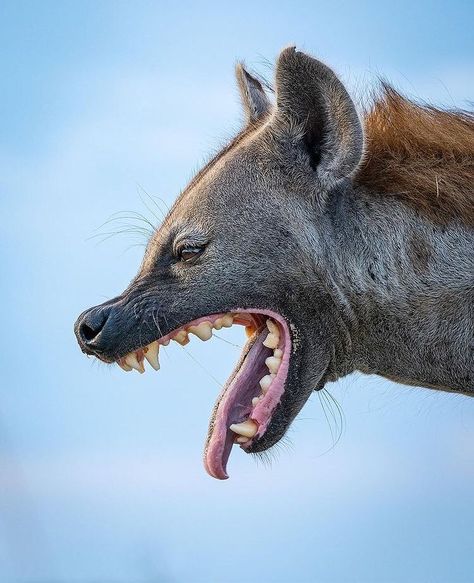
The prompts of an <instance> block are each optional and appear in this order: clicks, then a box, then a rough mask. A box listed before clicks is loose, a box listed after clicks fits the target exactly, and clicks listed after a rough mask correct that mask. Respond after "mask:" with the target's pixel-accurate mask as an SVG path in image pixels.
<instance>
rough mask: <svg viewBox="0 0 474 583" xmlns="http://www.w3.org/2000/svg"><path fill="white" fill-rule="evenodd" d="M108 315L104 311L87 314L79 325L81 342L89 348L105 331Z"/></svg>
mask: <svg viewBox="0 0 474 583" xmlns="http://www.w3.org/2000/svg"><path fill="white" fill-rule="evenodd" d="M107 315H108V314H106V313H104V311H103V310H100V311H91V312H89V313H88V314H86V315H85V316H84V318H83V320H82V322H81V323H80V324H79V335H80V337H81V340H82V341H83V342H84V343H85V344H88V345H89V346H90V345H91V344H93V342H94V340H95V339H96V338H97V336H98V335H99V334H100V332H101V331H102V330H103V328H104V326H105V323H106V322H107Z"/></svg>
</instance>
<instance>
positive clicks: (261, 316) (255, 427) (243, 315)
mask: <svg viewBox="0 0 474 583" xmlns="http://www.w3.org/2000/svg"><path fill="white" fill-rule="evenodd" d="M232 324H240V325H243V326H245V327H246V329H247V333H248V335H250V336H251V338H250V340H249V342H248V344H247V345H246V347H245V348H244V351H243V354H242V356H241V359H240V362H239V363H238V365H237V367H236V368H235V370H234V372H233V374H232V375H231V377H230V379H229V380H228V381H227V383H226V386H225V387H224V389H223V391H222V392H221V394H220V395H219V397H218V399H217V402H216V405H215V407H214V410H213V413H212V416H211V421H210V425H209V432H208V437H207V440H206V446H205V452H204V465H205V468H206V470H207V472H208V473H209V474H210V475H211V476H212V477H215V478H218V479H226V478H228V475H227V472H226V466H227V461H228V458H229V455H230V452H231V449H232V446H233V445H234V444H235V443H236V444H238V445H240V446H241V447H242V448H243V449H245V450H247V451H251V450H252V448H253V447H255V449H256V450H257V449H258V450H263V449H264V448H263V447H259V443H260V440H261V438H262V436H263V435H264V434H265V431H266V429H267V427H268V425H269V424H270V422H271V419H272V415H273V413H274V412H275V409H276V407H277V406H278V404H279V403H280V401H281V398H282V396H283V393H284V389H285V382H286V378H287V375H288V368H289V361H290V353H291V337H290V331H289V327H288V324H287V322H286V320H285V319H284V318H283V317H282V316H280V315H279V314H277V313H276V312H273V311H271V310H260V309H245V310H244V309H239V308H237V309H234V310H232V311H231V312H228V313H226V314H212V315H208V316H203V317H200V318H198V319H196V320H193V321H192V322H189V323H188V324H186V325H185V326H181V327H180V328H177V329H176V330H174V331H172V332H169V333H168V334H167V335H165V336H162V337H161V338H158V339H157V340H155V341H153V342H152V343H151V344H149V345H148V346H145V347H142V348H139V349H137V350H134V351H133V352H131V353H129V354H127V355H125V356H124V357H122V358H120V359H119V360H118V361H117V363H118V364H119V365H120V366H121V367H122V368H123V369H124V370H126V371H131V370H132V369H135V370H137V371H138V372H140V373H143V372H145V366H144V364H145V361H148V362H149V364H150V365H151V366H152V367H153V368H155V369H156V370H158V369H159V368H160V366H159V360H158V352H159V348H160V347H163V346H166V345H167V344H169V342H170V341H171V340H175V341H176V342H178V343H179V344H182V345H185V344H187V343H188V342H189V336H190V335H192V334H195V335H196V336H198V337H199V338H201V340H207V339H209V338H210V337H211V336H212V331H211V329H212V328H215V329H220V328H221V327H223V326H224V327H228V326H231V325H232ZM275 338H277V340H275ZM264 342H265V345H264ZM267 345H268V346H267Z"/></svg>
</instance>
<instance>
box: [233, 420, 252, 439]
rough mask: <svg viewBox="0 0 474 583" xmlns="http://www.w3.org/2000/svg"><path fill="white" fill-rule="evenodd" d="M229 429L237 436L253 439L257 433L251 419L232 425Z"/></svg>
mask: <svg viewBox="0 0 474 583" xmlns="http://www.w3.org/2000/svg"><path fill="white" fill-rule="evenodd" d="M229 429H230V430H231V431H233V432H234V433H237V434H238V435H243V436H244V437H253V436H254V435H255V434H256V433H257V424H256V423H255V421H252V420H251V419H247V421H244V422H243V423H233V424H232V425H231V426H230V427H229Z"/></svg>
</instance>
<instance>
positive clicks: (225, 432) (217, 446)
mask: <svg viewBox="0 0 474 583" xmlns="http://www.w3.org/2000/svg"><path fill="white" fill-rule="evenodd" d="M265 336H266V332H265V331H263V332H262V333H261V334H260V336H259V337H258V338H257V340H256V341H255V343H254V345H253V346H252V348H251V349H250V351H249V352H248V354H247V355H246V356H245V357H244V361H243V363H242V364H241V366H240V368H239V370H238V371H237V373H236V374H235V376H234V377H233V378H232V380H231V381H230V383H229V384H228V385H227V386H226V387H224V390H223V391H222V393H221V394H220V395H219V398H218V399H217V405H216V407H217V408H216V409H215V412H214V415H213V418H212V419H211V429H210V434H209V437H208V441H207V444H206V449H205V452H204V466H205V468H206V471H207V472H208V474H210V475H211V476H213V477H214V478H218V479H219V480H225V479H227V478H228V477H229V476H228V475H227V472H226V466H227V461H228V459H229V456H230V452H231V450H232V445H233V444H234V438H235V433H234V432H233V431H231V430H230V429H229V426H230V425H232V423H240V422H241V421H243V420H244V419H246V418H247V417H248V415H249V413H250V411H251V409H252V406H251V403H252V398H253V397H255V396H257V395H258V394H260V386H259V383H258V381H259V380H260V379H261V378H262V377H263V376H264V375H265V374H268V370H267V368H266V366H265V358H266V357H267V356H270V354H271V350H270V349H268V348H266V347H265V346H263V344H262V342H263V340H264V339H265Z"/></svg>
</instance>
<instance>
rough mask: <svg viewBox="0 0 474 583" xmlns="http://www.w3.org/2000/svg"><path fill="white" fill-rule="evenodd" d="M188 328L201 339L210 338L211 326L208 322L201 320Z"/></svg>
mask: <svg viewBox="0 0 474 583" xmlns="http://www.w3.org/2000/svg"><path fill="white" fill-rule="evenodd" d="M188 330H189V332H191V334H195V335H196V336H197V337H198V338H200V339H201V340H209V339H210V338H212V326H211V323H210V322H201V323H200V324H198V325H197V326H190V327H189V328H188Z"/></svg>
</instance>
